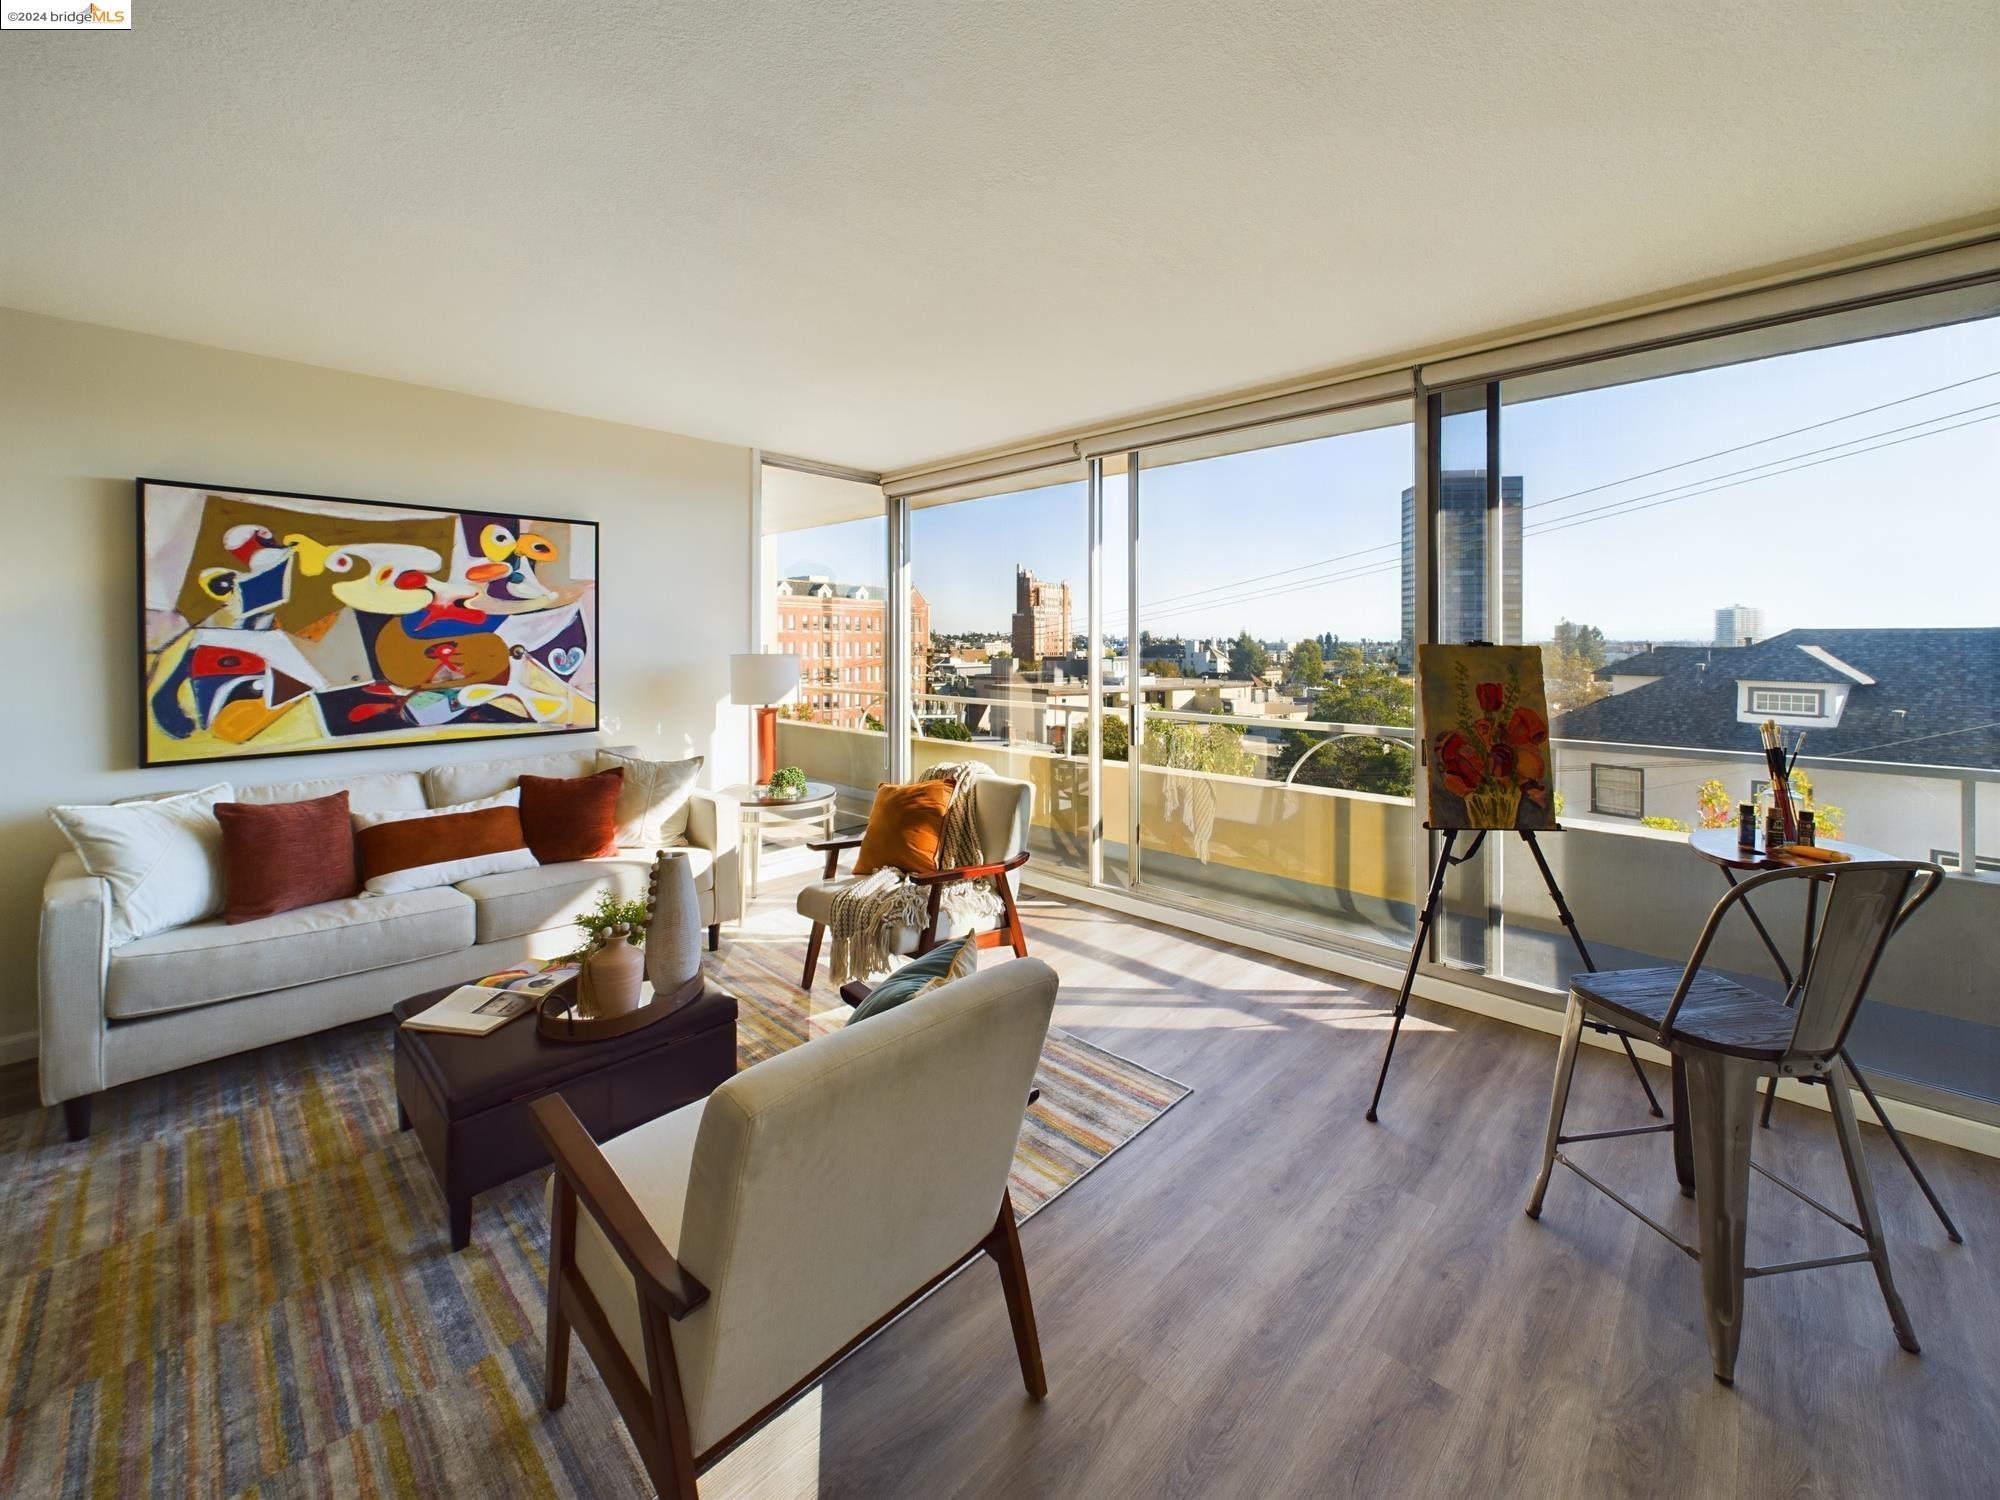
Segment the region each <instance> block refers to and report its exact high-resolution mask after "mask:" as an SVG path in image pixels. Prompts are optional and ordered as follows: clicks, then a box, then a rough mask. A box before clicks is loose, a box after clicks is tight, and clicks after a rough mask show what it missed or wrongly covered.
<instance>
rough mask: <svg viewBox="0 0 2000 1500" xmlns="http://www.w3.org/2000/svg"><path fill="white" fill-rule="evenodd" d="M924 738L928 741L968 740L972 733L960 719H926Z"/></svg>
mask: <svg viewBox="0 0 2000 1500" xmlns="http://www.w3.org/2000/svg"><path fill="white" fill-rule="evenodd" d="M924 738H925V739H930V740H969V739H971V738H972V731H971V730H970V729H967V728H966V727H965V721H964V720H962V719H945V718H937V719H926V720H924Z"/></svg>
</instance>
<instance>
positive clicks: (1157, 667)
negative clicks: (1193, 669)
mask: <svg viewBox="0 0 2000 1500" xmlns="http://www.w3.org/2000/svg"><path fill="white" fill-rule="evenodd" d="M1146 670H1147V672H1149V673H1151V674H1152V675H1153V676H1155V677H1178V676H1180V675H1181V664H1180V663H1179V662H1177V661H1156V662H1154V663H1153V664H1152V665H1151V666H1150V667H1148V668H1146Z"/></svg>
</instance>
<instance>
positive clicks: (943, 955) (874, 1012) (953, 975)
mask: <svg viewBox="0 0 2000 1500" xmlns="http://www.w3.org/2000/svg"><path fill="white" fill-rule="evenodd" d="M978 966H979V945H978V944H977V943H976V942H974V941H973V940H972V937H971V935H970V934H968V935H967V936H965V937H962V938H953V939H952V940H951V941H950V942H948V943H939V944H938V945H937V947H935V948H933V949H931V951H930V952H928V953H926V954H925V955H924V956H923V957H922V958H913V959H911V960H910V961H909V962H908V963H906V964H904V965H903V967H902V968H900V969H898V970H897V971H896V972H895V973H893V974H891V975H890V976H889V977H888V978H887V979H885V980H883V981H882V982H881V983H880V984H878V985H876V986H875V988H874V989H872V990H870V991H869V992H868V998H867V999H866V1000H863V1001H862V1002H861V1003H860V1004H859V1005H857V1006H855V1007H854V1014H853V1015H851V1016H849V1017H848V1018H847V1024H848V1025H849V1026H852V1025H853V1024H854V1023H855V1022H856V1021H865V1020H867V1019H868V1018H869V1017H870V1016H879V1015H881V1014H882V1012H883V1011H885V1010H894V1009H895V1008H896V1007H897V1006H899V1005H901V1004H902V1003H903V1002H904V1001H905V1000H914V999H915V998H916V997H917V996H918V995H921V994H922V993H923V992H924V991H925V990H927V989H929V988H930V987H931V986H932V985H934V984H942V983H945V982H946V981H948V980H953V979H962V978H964V977H965V976H966V975H967V974H970V973H971V972H972V971H973V970H974V969H975V968H977V967H978Z"/></svg>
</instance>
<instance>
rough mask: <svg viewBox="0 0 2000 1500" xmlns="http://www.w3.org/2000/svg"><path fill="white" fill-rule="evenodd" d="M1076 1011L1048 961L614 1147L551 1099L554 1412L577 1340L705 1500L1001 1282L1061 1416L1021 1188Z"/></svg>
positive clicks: (763, 1078)
mask: <svg viewBox="0 0 2000 1500" xmlns="http://www.w3.org/2000/svg"><path fill="white" fill-rule="evenodd" d="M1056 989H1057V985H1056V976H1055V973H1054V971H1053V970H1051V969H1050V968H1049V967H1048V966H1047V965H1046V964H1042V963H1038V962H1035V961H1034V960H1029V961H1028V962H1026V963H1020V964H1003V965H1000V966H999V967H997V968H994V969H989V970H987V971H985V972H984V973H979V974H972V975H968V976H966V977H965V978H963V979H959V980H955V981H953V982H952V983H951V984H948V985H941V986H939V987H938V988H937V989H935V990H932V991H930V992H929V993H927V994H924V995H920V996H919V997H917V998H916V999H914V1000H912V1001H910V1002H909V1003H908V1004H906V1005H903V1006H900V1007H898V1008H897V1009H896V1010H893V1011H890V1012H888V1013H887V1014H884V1015H880V1016H875V1017H871V1018H870V1019H868V1020H866V1021H864V1022H862V1023H861V1024H859V1025H857V1026H852V1027H846V1028H843V1029H841V1030H838V1031H835V1032H832V1033H830V1034H829V1035H827V1036H823V1037H820V1038H817V1039H816V1040H814V1042H813V1043H812V1045H810V1046H806V1047H797V1048H794V1049H793V1050H791V1051H789V1052H786V1053H783V1054H781V1055H779V1056H777V1057H774V1058H770V1059H768V1060H766V1061H764V1062H760V1063H758V1064H757V1065H756V1066H755V1067H753V1068H747V1069H745V1070H744V1071H743V1072H741V1073H739V1074H737V1075H736V1076H735V1077H734V1078H732V1079H730V1080H729V1081H728V1082H727V1083H724V1084H723V1085H722V1086H721V1087H720V1088H718V1089H717V1090H716V1091H715V1092H714V1093H713V1094H711V1095H710V1096H709V1097H708V1098H707V1099H705V1100H703V1101H701V1102H700V1103H697V1104H691V1105H688V1106H687V1107H686V1108H684V1109H678V1110H675V1111H674V1112H673V1113H671V1114H667V1115H663V1116H661V1117H660V1118H659V1119H657V1120H653V1121H651V1122H649V1123H648V1124H645V1125H641V1126H640V1127H638V1128H637V1129H636V1130H632V1131H628V1132H627V1133H626V1134H624V1135H621V1136H619V1137H618V1138H617V1139H615V1140H611V1141H607V1142H605V1143H603V1145H601V1146H600V1145H599V1144H598V1143H597V1142H595V1141H593V1140H592V1139H591V1138H590V1135H589V1133H588V1132H587V1131H585V1129H584V1128H583V1126H582V1125H581V1124H580V1123H579V1122H578V1120H577V1118H576V1116H575V1115H574V1114H572V1113H571V1111H570V1109H569V1106H568V1105H567V1104H565V1103H564V1102H563V1100H562V1098H561V1097H560V1096H559V1095H548V1096H545V1097H543V1098H541V1099H537V1100H536V1101H535V1102H534V1104H533V1105H532V1106H531V1107H530V1118H531V1119H532V1120H533V1121H534V1125H535V1129H536V1130H537V1132H538V1133H539V1134H540V1135H541V1138H542V1140H543V1142H544V1143H545V1144H546V1145H547V1147H548V1149H549V1154H550V1156H551V1157H553V1158H554V1161H555V1166H556V1170H555V1175H554V1176H553V1178H552V1179H551V1181H550V1185H549V1210H550V1232H549V1309H548V1366H547V1376H546V1386H545V1394H546V1400H547V1402H548V1405H549V1407H550V1409H551V1410H554V1409H555V1408H557V1407H559V1406H561V1405H562V1404H563V1400H564V1396H565V1394H566V1384H567V1378H568V1372H569V1342H570V1333H571V1332H572V1330H574V1331H575V1332H576V1333H577V1334H578V1335H579V1336H580V1337H581V1338H582V1340H583V1343H584V1347H585V1348H586V1349H588V1350H589V1351H590V1356H591V1358H592V1360H593V1361H595V1363H596V1365H597V1368H598V1371H599V1372H600V1373H601V1374H602V1375H603V1377H604V1383H605V1385H606V1387H607V1388H608V1389H609V1391H610V1393H611V1397H612V1400H613V1401H614V1402H615V1403H616V1404H617V1407H618V1410H619V1413H620V1414H621V1415H622V1416H623V1417H624V1419H625V1425H626V1428H627V1430H629V1431H630V1432H631V1434H632V1440H633V1443H634V1445H635V1446H636V1447H637V1448H638V1450H639V1457H640V1459H641V1461H642V1462H643V1463H644V1464H645V1466H646V1472H647V1474H648V1475H649V1476H650V1477H651V1479H652V1481H653V1484H654V1485H655V1486H656V1487H657V1488H658V1489H659V1491H660V1493H661V1494H662V1495H664V1496H667V1497H669V1500H694V1497H695V1494H696V1488H695V1487H696V1482H697V1476H698V1475H699V1474H700V1473H701V1472H702V1471H703V1470H705V1469H707V1468H709V1467H710V1466H711V1465H712V1464H714V1463H715V1462H716V1461H717V1460H718V1459H719V1458H721V1457H722V1456H723V1455H724V1454H726V1453H727V1452H728V1451H729V1450H730V1449H731V1448H733V1447H734V1446H735V1445H736V1444H737V1443H739V1442H741V1441H742V1440H743V1439H744V1438H746V1437H748V1436H749V1435H750V1434H751V1433H753V1432H755V1431H756V1430H757V1429H758V1428H759V1427H761V1426H762V1425H763V1424H764V1423H765V1422H767V1421H769V1420H770V1419H771V1418H772V1417H773V1416H774V1415H776V1414H777V1413H778V1412H779V1411H780V1410H782V1409H783V1408H784V1407H785V1405H786V1404H787V1403H789V1402H790V1401H791V1400H793V1399H794V1398H795V1397H797V1396H798V1395H800V1394H801V1393H802V1392H804V1391H805V1390H807V1389H808V1388H809V1387H810V1386H811V1385H812V1384H813V1382H814V1381H816V1380H818V1379H819V1378H820V1377H821V1376H822V1375H824V1374H825V1373H826V1372H827V1370H829V1369H830V1368H831V1367H832V1366H833V1365H834V1364H835V1363H836V1362H837V1361H838V1360H839V1359H840V1358H841V1357H842V1356H843V1355H845V1354H847V1353H848V1352H849V1351H850V1350H852V1349H853V1348H855V1347H856V1346H857V1345H859V1344H860V1343H861V1342H862V1341H863V1340H865V1339H867V1338H868V1337H869V1336H870V1335H872V1334H874V1333H875V1332H876V1331H877V1330H879V1329H881V1328H882V1327H883V1326H884V1325H886V1324H887V1323H889V1322H890V1321H892V1320H893V1319H894V1318H896V1317H897V1316H898V1315H899V1314H900V1313H902V1312H903V1311H904V1310H905V1309H906V1308H908V1307H910V1306H912V1305H913V1304H914V1303H916V1302H918V1301H920V1300H921V1299H922V1298H923V1297H924V1296H926V1295H927V1294H928V1293H929V1292H930V1291H931V1290H932V1288H934V1287H936V1286H937V1285H938V1284H939V1283H940V1282H942V1281H944V1280H945V1279H946V1278H948V1277H950V1276H952V1275H953V1274H955V1273H956V1272H957V1271H959V1270H960V1269H962V1268H963V1267H964V1266H966V1265H967V1264H969V1263H970V1262H972V1261H974V1260H979V1259H983V1258H984V1259H991V1260H992V1261H993V1262H994V1264H995V1266H996V1268H997V1269H998V1271H999V1273H1000V1290H1001V1292H1002V1294H1003V1296H1004V1297H1005V1299H1006V1304H1007V1313H1008V1319H1009V1322H1010V1323H1011V1324H1012V1327H1013V1334H1014V1347H1015V1353H1016V1355H1017V1357H1018V1360H1019V1363H1020V1368H1021V1380H1022V1383H1023V1384H1024V1385H1025V1386H1026V1388H1027V1393H1028V1395H1029V1396H1030V1397H1031V1398H1032V1399H1034V1400H1040V1399H1042V1397H1043V1396H1045V1395H1046V1394H1047V1391H1048V1382H1047V1379H1046V1377H1045V1376H1044V1374H1043V1369H1042V1354H1041V1345H1040V1342H1039V1340H1038V1338H1037V1336H1036V1331H1035V1313H1034V1305H1033V1302H1032V1301H1031V1299H1030V1296H1029V1291H1028V1277H1027V1270H1026V1268H1025V1266H1024V1265H1023V1263H1022V1259H1021V1241H1020V1236H1019V1234H1018V1233H1017V1231H1016V1228H1015V1222H1014V1208H1013V1204H1012V1203H1011V1202H1010V1201H1009V1200H1008V1195H1007V1174H1008V1170H1009V1168H1010V1167H1011V1166H1012V1164H1013V1160H1014V1149H1015V1142H1016V1140H1017V1138H1018V1137H1019V1135H1020V1131H1021V1113H1022V1105H1021V1101H1022V1100H1023V1099H1025V1098H1027V1097H1029V1085H1030V1084H1031V1083H1032V1082H1033V1081H1034V1075H1035V1068H1036V1064H1037V1062H1038V1060H1039V1059H1040V1056H1041V1051H1042V1043H1043V1039H1044V1037H1045V1036H1046V1035H1047V1033H1048V1026H1049V1017H1050V1014H1051V1012H1052V1011H1053V1009H1054V1007H1055V999H1056ZM829 1143H836V1146H837V1149H835V1148H834V1147H830V1146H829ZM802 1246H808V1247H810V1246H820V1247H838V1251H839V1253H838V1254H836V1255H812V1254H808V1255H805V1256H803V1258H802V1254H801V1247H802Z"/></svg>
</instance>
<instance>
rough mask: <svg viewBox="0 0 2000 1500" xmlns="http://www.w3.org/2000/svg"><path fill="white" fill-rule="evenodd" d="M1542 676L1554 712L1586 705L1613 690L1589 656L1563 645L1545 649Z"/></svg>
mask: <svg viewBox="0 0 2000 1500" xmlns="http://www.w3.org/2000/svg"><path fill="white" fill-rule="evenodd" d="M1542 679H1543V682H1544V684H1545V685H1546V686H1547V688H1548V693H1549V712H1550V713H1551V714H1566V713H1568V712H1569V711H1570V710H1571V709H1573V708H1582V707H1583V706H1584V704H1586V703H1595V702H1596V701H1597V700H1598V699H1599V698H1602V697H1603V696H1604V695H1605V694H1607V693H1609V692H1610V691H1611V685H1610V684H1609V683H1607V682H1601V681H1599V680H1598V678H1597V675H1596V668H1595V667H1593V666H1592V665H1591V664H1590V661H1589V659H1588V658H1587V657H1585V656H1584V655H1583V654H1582V653H1581V652H1579V651H1577V650H1574V649H1569V648H1565V647H1561V646H1552V647H1550V648H1549V649H1548V650H1547V651H1544V652H1543V653H1542Z"/></svg>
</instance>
